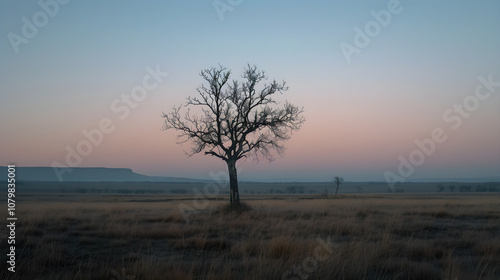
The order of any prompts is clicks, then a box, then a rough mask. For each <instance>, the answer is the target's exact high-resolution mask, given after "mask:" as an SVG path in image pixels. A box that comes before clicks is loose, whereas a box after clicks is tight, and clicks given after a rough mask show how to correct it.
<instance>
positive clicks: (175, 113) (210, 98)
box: [163, 65, 304, 204]
mask: <svg viewBox="0 0 500 280" xmlns="http://www.w3.org/2000/svg"><path fill="white" fill-rule="evenodd" d="M200 75H201V77H202V78H203V79H204V81H205V82H206V84H202V85H201V86H200V87H198V88H197V91H198V96H196V97H188V98H187V102H186V104H184V105H181V106H174V108H173V109H172V111H171V112H169V113H163V118H165V125H164V127H163V128H164V129H165V130H167V129H175V130H177V131H179V135H178V140H179V141H178V142H179V143H185V142H188V141H191V142H192V144H193V145H192V149H191V151H190V152H187V154H188V155H189V156H191V155H194V154H198V153H204V154H205V155H210V156H214V157H217V158H220V159H222V160H224V161H225V162H226V163H227V165H228V169H229V182H230V202H231V204H239V203H240V199H239V191H238V179H237V172H236V161H238V160H239V159H241V158H243V157H249V156H251V157H254V158H256V159H257V160H258V159H259V158H260V157H264V158H266V159H268V160H272V159H273V152H272V151H276V152H277V154H278V155H280V156H283V153H284V151H285V147H284V146H283V142H284V141H286V140H288V139H290V135H291V133H292V131H294V130H298V129H300V127H301V125H302V124H303V123H304V117H303V116H302V113H303V109H301V108H299V107H297V106H294V105H292V104H290V103H288V102H285V103H284V104H280V103H279V102H277V101H276V100H275V99H274V98H273V97H274V95H275V94H277V93H283V92H285V91H286V90H288V88H287V86H286V85H285V82H282V83H278V82H276V80H273V81H272V82H271V83H270V84H263V85H260V83H261V82H263V81H264V80H266V79H267V77H266V75H265V74H264V72H263V71H260V70H258V69H257V67H256V66H250V65H248V66H247V67H246V68H245V69H244V72H243V75H242V81H237V80H230V78H231V71H229V70H227V69H226V68H224V67H222V66H220V65H219V67H218V68H215V67H214V68H210V69H205V70H202V71H201V73H200ZM194 107H200V108H201V110H200V111H199V112H200V113H199V114H193V113H192V112H191V110H190V109H191V108H194Z"/></svg>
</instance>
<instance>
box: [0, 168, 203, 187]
mask: <svg viewBox="0 0 500 280" xmlns="http://www.w3.org/2000/svg"><path fill="white" fill-rule="evenodd" d="M0 179H1V180H2V181H3V180H7V167H6V166H0ZM63 179H64V182H165V183H167V182H168V183H170V182H171V183H189V182H193V183H196V182H204V180H197V179H190V178H179V177H161V176H147V175H142V174H139V173H135V172H134V171H132V169H130V168H104V167H75V168H71V172H65V173H64V175H63ZM16 181H21V182H24V181H42V182H58V181H59V180H58V178H57V175H56V173H55V172H54V169H53V168H52V167H16Z"/></svg>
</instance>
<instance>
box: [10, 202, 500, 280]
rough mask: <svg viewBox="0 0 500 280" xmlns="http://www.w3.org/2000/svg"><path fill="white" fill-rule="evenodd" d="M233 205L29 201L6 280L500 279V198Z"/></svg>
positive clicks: (21, 210) (22, 209) (23, 206)
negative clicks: (242, 208) (243, 208)
mask: <svg viewBox="0 0 500 280" xmlns="http://www.w3.org/2000/svg"><path fill="white" fill-rule="evenodd" d="M226 198H227V197H226V196H225V195H221V196H220V197H215V198H213V199H211V200H208V201H202V200H193V196H192V195H187V194H186V195H172V194H154V195H153V194H123V195H117V194H88V193H87V194H74V193H70V194H68V193H60V194H34V193H27V194H24V195H22V197H20V198H18V201H17V217H18V219H19V220H18V222H17V228H16V254H17V255H16V259H17V264H16V273H11V272H9V271H7V270H6V265H5V264H6V260H7V259H6V254H5V253H3V252H5V250H2V255H1V256H0V261H1V262H2V271H1V272H0V279H51V280H56V279H132V277H130V278H127V277H122V276H123V275H122V273H124V274H126V275H127V276H135V279H136V280H138V279H306V277H307V279H453V280H455V279H457V280H460V279H500V194H499V193H455V194H437V193H433V194H342V195H340V196H339V197H338V198H336V199H332V198H330V199H325V198H323V197H321V195H320V194H301V195H285V194H274V195H270V194H266V195H257V194H255V195H247V196H243V199H244V200H245V201H246V202H247V203H248V205H250V206H251V207H252V210H249V211H243V212H241V213H234V212H226V211H224V208H223V207H222V206H223V205H224V204H226V203H227V201H226V200H225V199H226ZM179 205H184V206H188V207H187V208H186V207H184V209H188V210H187V211H188V212H183V211H180V210H179V209H180V208H179ZM0 207H3V209H6V208H7V205H6V204H5V203H2V204H0ZM197 208H199V209H197ZM189 209H191V210H189ZM193 209H195V210H193ZM185 216H188V217H189V223H186V220H185V218H184V217H185ZM2 218H3V220H4V221H5V218H6V216H4V217H2ZM1 234H2V235H1V236H0V237H1V238H0V242H1V244H2V246H1V247H2V248H5V244H7V240H6V238H7V231H2V233H1ZM325 244H328V245H327V246H325ZM122 268H124V271H123V272H122Z"/></svg>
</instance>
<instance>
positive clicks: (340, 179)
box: [333, 176, 344, 197]
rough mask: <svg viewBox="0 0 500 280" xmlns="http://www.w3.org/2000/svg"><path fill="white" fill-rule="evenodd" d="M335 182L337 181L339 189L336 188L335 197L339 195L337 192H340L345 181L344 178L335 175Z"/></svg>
mask: <svg viewBox="0 0 500 280" xmlns="http://www.w3.org/2000/svg"><path fill="white" fill-rule="evenodd" d="M333 182H334V183H335V185H337V189H336V190H335V197H337V193H338V192H339V186H340V184H342V183H343V182H344V178H342V177H339V176H335V178H333Z"/></svg>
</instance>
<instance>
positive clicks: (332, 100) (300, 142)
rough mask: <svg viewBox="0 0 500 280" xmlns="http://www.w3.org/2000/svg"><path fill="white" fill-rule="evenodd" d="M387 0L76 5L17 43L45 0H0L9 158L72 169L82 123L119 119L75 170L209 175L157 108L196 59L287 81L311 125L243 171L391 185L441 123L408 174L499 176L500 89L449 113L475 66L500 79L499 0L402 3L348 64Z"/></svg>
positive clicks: (1, 150) (4, 144) (186, 84)
mask: <svg viewBox="0 0 500 280" xmlns="http://www.w3.org/2000/svg"><path fill="white" fill-rule="evenodd" d="M44 1H45V2H47V1H46V0H42V2H44ZM48 2H50V1H48ZM220 2H221V3H227V2H228V1H226V0H221V1H220ZM229 2H231V1H229ZM232 2H237V1H232ZM390 2H391V1H291V0H286V1H285V0H283V1H256V0H252V1H249V0H246V1H245V0H244V1H241V4H239V5H237V6H235V7H232V10H231V11H226V12H225V13H223V15H222V16H223V17H222V18H221V17H219V15H218V13H217V11H216V9H215V8H214V5H213V1H193V0H191V1H188V0H182V1H180V0H179V1H76V0H74V1H70V2H69V3H67V4H64V5H63V4H60V5H59V10H58V11H57V12H55V13H54V15H53V17H48V22H47V23H46V25H44V26H42V27H39V28H38V30H37V32H36V34H35V35H34V36H33V37H32V38H27V39H26V40H27V43H21V44H20V45H19V46H18V53H16V52H15V51H14V48H13V46H12V44H11V42H10V39H9V34H11V35H10V36H12V34H17V35H19V36H23V35H22V28H23V25H24V24H25V23H24V22H23V17H25V18H26V19H27V20H28V21H30V22H33V16H34V15H40V13H39V12H40V11H43V10H42V8H41V6H40V5H39V4H38V1H1V2H0V34H1V35H2V37H1V39H0V106H1V111H0V126H1V131H2V134H1V138H0V165H6V164H9V163H16V164H17V165H18V166H50V165H51V164H52V163H53V162H54V161H57V162H60V163H63V164H65V156H66V154H67V151H66V147H67V146H68V145H69V146H70V147H73V148H74V147H76V145H77V144H78V143H79V142H80V141H81V140H83V139H85V137H84V136H83V134H82V130H84V129H86V130H91V129H94V128H97V127H98V125H99V121H100V120H101V119H103V118H109V119H110V120H111V121H112V122H113V124H114V125H115V130H114V131H113V132H112V133H109V134H105V136H104V139H103V141H102V143H101V144H100V145H98V146H96V147H94V148H93V150H92V152H91V153H90V154H89V155H87V156H85V157H83V161H82V163H81V164H80V165H79V166H82V167H89V166H102V167H127V168H132V169H133V170H134V171H136V172H139V173H143V174H147V175H163V176H183V177H194V178H208V177H209V173H210V172H215V173H217V172H220V171H225V170H226V167H225V164H224V163H223V162H222V161H220V160H219V159H217V158H213V157H208V156H202V155H197V156H193V157H191V158H188V157H186V156H185V155H184V153H183V151H182V149H183V148H184V149H189V145H186V144H185V145H184V146H183V147H181V146H180V145H178V144H176V137H175V136H176V132H175V131H161V127H162V125H163V119H162V118H161V113H162V112H163V111H168V110H170V108H172V106H173V105H174V104H180V103H182V102H184V100H185V98H186V97H187V96H190V95H191V96H194V95H196V87H197V86H199V85H200V84H201V83H202V79H201V78H200V76H199V75H198V73H199V72H200V70H202V69H205V68H209V67H212V66H217V64H218V63H220V64H222V65H224V66H226V67H227V68H229V69H232V70H233V73H234V75H233V77H234V78H239V76H240V75H241V73H242V69H243V67H244V66H245V65H246V64H247V63H251V64H255V65H257V66H258V67H259V68H261V69H263V70H265V71H266V74H267V75H268V76H269V78H270V79H274V78H275V79H277V80H285V81H287V83H288V85H289V87H290V90H289V91H288V92H286V94H285V95H284V96H281V97H280V99H281V100H282V101H284V100H285V99H286V100H288V101H290V102H291V103H294V104H296V105H299V106H303V107H304V110H305V114H304V116H305V117H306V123H305V124H304V126H303V127H302V129H301V130H300V131H298V132H295V133H294V134H293V136H292V139H291V140H290V141H288V142H287V143H286V147H287V152H286V156H285V157H284V158H279V157H278V158H276V160H275V161H273V162H272V163H268V162H266V161H262V162H259V163H255V162H246V161H242V162H241V165H240V173H239V177H240V179H244V180H282V179H287V180H300V181H304V180H313V181H328V180H330V179H331V178H332V177H333V176H336V175H340V176H343V177H344V178H345V179H346V180H348V181H356V180H376V181H383V180H384V172H385V171H391V172H394V173H396V174H397V172H398V171H397V168H398V164H400V160H399V159H398V157H399V156H402V157H404V158H408V157H409V155H410V154H411V153H412V151H414V150H415V149H416V148H417V147H416V144H415V142H414V141H415V140H416V139H424V138H429V137H430V136H431V133H432V131H433V130H434V129H436V128H441V129H442V130H443V131H444V133H445V134H446V136H447V140H446V141H445V142H444V143H440V144H437V145H436V149H435V151H434V152H433V153H431V154H430V155H429V156H426V157H425V161H424V163H423V164H421V165H420V166H417V167H415V172H414V173H413V174H412V175H411V176H410V177H409V178H408V180H411V179H417V178H447V177H448V178H449V177H481V176H498V175H500V122H499V120H500V87H496V91H495V92H493V93H491V95H490V97H488V98H487V99H485V100H480V101H479V104H478V107H477V109H476V110H474V111H472V112H470V116H468V117H467V118H461V120H462V124H461V125H460V127H458V128H457V129H453V128H452V126H453V125H454V124H456V117H457V116H458V114H457V113H454V112H452V113H451V114H450V115H449V117H454V118H455V121H453V122H452V121H446V120H444V119H443V114H445V112H447V110H450V109H452V110H453V105H454V104H461V103H462V102H463V101H464V99H465V98H467V97H470V96H472V95H473V94H474V91H475V88H476V86H478V84H479V81H478V77H479V76H483V77H486V78H487V77H488V76H489V75H492V79H493V80H494V81H500V35H499V34H500V33H499V31H500V2H499V1H495V0H491V1H451V0H448V1H424V0H419V1H408V0H406V1H401V2H400V4H399V6H400V9H402V10H401V11H400V12H399V13H398V14H392V16H391V19H390V22H389V24H387V26H385V27H381V29H380V31H379V32H378V34H375V35H374V37H373V38H371V42H370V43H369V44H368V45H367V46H365V47H364V48H360V53H358V54H353V55H352V56H351V59H352V60H351V62H350V63H348V62H347V60H346V58H345V56H344V54H343V52H342V51H341V48H340V45H341V43H342V42H345V43H347V44H350V45H353V46H355V44H354V37H355V34H356V33H355V28H356V27H358V28H360V29H365V26H366V25H367V24H368V23H369V22H371V21H373V20H374V17H373V15H372V14H371V13H370V12H371V11H375V12H378V11H380V10H385V9H387V7H388V3H390ZM52 8H53V6H52ZM37 13H38V14H37ZM38 20H43V16H42V17H41V18H38ZM157 65H159V68H160V69H161V70H162V71H165V72H168V73H169V76H168V77H166V78H165V79H164V80H163V81H162V83H161V84H160V85H159V87H157V88H156V89H154V90H152V91H151V92H149V93H148V95H147V97H146V98H145V100H144V101H142V102H140V103H138V106H137V108H134V109H131V111H130V114H129V115H128V116H127V117H126V118H124V119H123V120H121V119H120V118H119V116H120V114H117V113H115V112H113V111H112V110H111V108H110V106H111V104H112V103H113V101H114V100H115V99H117V98H120V96H121V95H123V94H130V92H131V89H132V88H134V87H135V86H138V85H141V83H142V79H143V77H144V76H145V75H146V74H147V71H146V70H145V69H146V67H147V66H150V67H152V68H155V67H156V66H157ZM468 100H470V98H469V99H468Z"/></svg>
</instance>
